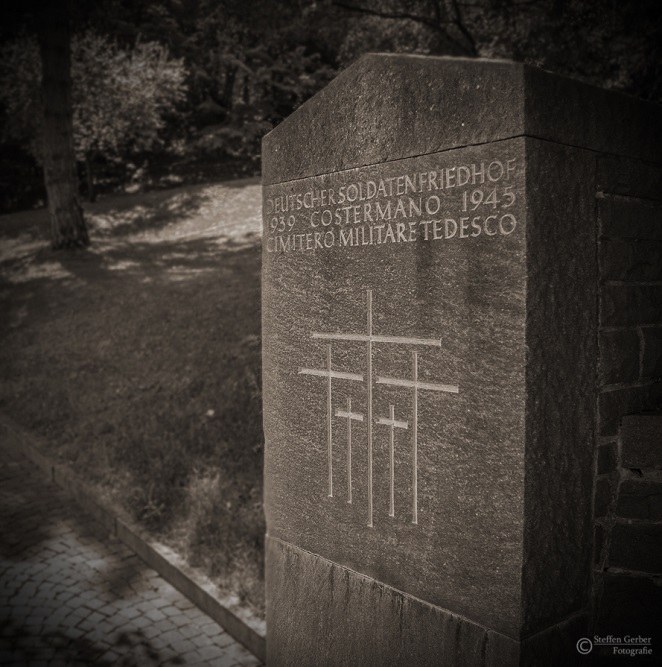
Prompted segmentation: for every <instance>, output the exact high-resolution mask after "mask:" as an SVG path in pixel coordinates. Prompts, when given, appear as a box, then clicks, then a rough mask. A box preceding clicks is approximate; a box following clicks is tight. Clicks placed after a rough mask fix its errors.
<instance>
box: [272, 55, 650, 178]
mask: <svg viewBox="0 0 662 667" xmlns="http://www.w3.org/2000/svg"><path fill="white" fill-rule="evenodd" d="M385 81H386V82H388V92H387V93H386V94H376V91H380V90H382V91H383V88H384V82H385ZM550 91H554V92H553V93H552V92H550ZM414 100H415V104H412V101H414ZM579 109H581V113H580V112H579ZM624 116H625V117H628V118H631V119H632V122H631V123H623V122H622V117H624ZM376 118H379V122H375V119H376ZM658 118H659V110H658V108H657V106H656V105H653V104H646V103H642V102H640V101H637V100H633V99H632V98H629V97H626V96H624V95H615V94H614V93H608V92H606V91H603V90H600V89H597V88H593V87H591V86H587V85H585V84H581V83H579V82H576V81H572V80H570V79H566V78H563V77H558V76H553V75H550V74H548V73H545V72H542V71H539V70H536V69H533V68H530V67H528V66H525V65H521V64H519V63H514V62H508V61H494V60H492V61H480V60H478V61H477V60H473V59H464V58H430V57H422V56H407V55H376V54H369V55H366V56H364V57H363V58H362V59H361V60H359V61H358V62H357V63H355V64H354V65H352V66H351V67H349V68H347V69H346V70H345V71H344V72H342V74H340V75H339V76H338V77H337V78H336V79H335V80H334V81H332V82H331V83H330V84H329V85H328V86H327V87H326V88H325V89H324V90H322V91H321V92H320V93H318V94H317V95H315V97H313V98H312V99H311V100H309V101H308V102H306V103H305V104H304V105H303V106H302V107H301V108H300V109H298V110H297V112H296V113H295V114H293V115H292V116H291V117H290V118H288V119H286V120H285V121H284V122H283V123H281V124H280V125H279V126H278V127H277V128H276V129H275V130H273V131H272V132H271V133H269V134H268V135H267V136H266V137H265V140H264V143H263V151H262V155H263V158H262V159H263V170H262V172H263V179H264V183H265V184H267V185H269V184H272V183H276V182H283V181H289V180H294V179H297V178H302V177H306V176H313V175H319V174H325V173H331V172H335V171H341V170H344V169H350V168H355V167H362V166H365V165H370V164H375V163H379V162H384V161H385V160H389V159H394V158H403V157H412V156H416V155H422V154H427V153H435V152H437V151H440V150H445V149H449V148H457V147H461V146H466V145H471V144H481V143H487V142H492V141H498V140H501V139H509V138H512V137H517V136H522V135H528V136H533V137H538V138H541V139H545V140H548V141H556V142H559V143H562V144H570V145H574V146H578V147H583V148H588V149H591V150H598V151H600V150H603V151H607V152H613V153H620V154H622V155H630V156H636V157H640V158H643V159H648V160H656V159H658V160H659V159H660V148H659V145H662V136H661V134H662V132H661V131H660V129H659V123H658V122H657V121H658ZM614 121H616V122H614ZM655 137H660V139H659V141H658V142H657V143H656V141H655ZM329 146H333V150H329V148H328V147H329ZM611 169H612V170H613V168H611ZM604 170H605V177H606V178H605V180H606V181H607V182H611V181H610V177H611V178H613V177H612V176H611V171H610V165H609V164H607V165H606V166H605V167H604ZM619 171H620V165H619V166H617V168H616V169H615V172H616V176H619V177H620V173H619ZM619 182H620V181H618V180H617V183H619Z"/></svg>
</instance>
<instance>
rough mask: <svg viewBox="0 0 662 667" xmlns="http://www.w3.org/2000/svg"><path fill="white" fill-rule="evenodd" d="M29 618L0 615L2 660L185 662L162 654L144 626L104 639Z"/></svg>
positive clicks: (99, 666)
mask: <svg viewBox="0 0 662 667" xmlns="http://www.w3.org/2000/svg"><path fill="white" fill-rule="evenodd" d="M30 620H34V619H26V618H9V617H4V618H0V659H1V660H0V662H1V663H2V664H3V665H6V666H7V667H9V666H10V665H13V666H15V667H19V666H21V667H22V666H23V665H25V666H26V667H27V666H28V665H32V664H37V663H39V664H41V663H42V662H43V664H48V663H50V662H51V661H53V662H55V661H58V662H60V663H64V664H66V665H71V666H74V665H80V666H81V667H83V666H85V667H89V665H95V666H96V667H143V666H150V665H183V664H184V660H183V659H182V658H181V657H179V656H174V657H169V658H166V657H164V656H162V655H161V654H160V653H159V651H158V650H157V649H155V648H154V646H153V644H152V643H151V642H150V641H149V639H147V637H145V634H144V633H143V632H142V631H141V630H136V631H132V632H118V633H117V634H116V636H114V637H108V638H107V639H106V640H105V641H104V642H96V641H94V640H91V639H88V638H87V637H83V636H72V633H71V630H68V629H67V628H66V627H62V628H58V629H55V630H51V631H44V630H43V629H40V627H39V626H38V625H30Z"/></svg>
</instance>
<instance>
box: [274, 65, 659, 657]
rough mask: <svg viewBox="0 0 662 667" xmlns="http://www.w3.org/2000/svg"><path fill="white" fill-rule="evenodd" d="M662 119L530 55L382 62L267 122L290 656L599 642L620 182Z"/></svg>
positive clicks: (354, 70) (650, 148)
mask: <svg viewBox="0 0 662 667" xmlns="http://www.w3.org/2000/svg"><path fill="white" fill-rule="evenodd" d="M659 120H660V115H659V112H658V110H657V108H656V107H655V106H653V105H647V104H644V103H641V102H638V101H636V100H633V99H630V98H627V97H625V96H621V95H617V94H613V93H608V92H605V91H602V90H598V89H594V88H591V87H588V86H584V85H582V84H579V83H577V82H574V81H571V80H568V79H563V78H560V77H555V76H553V75H550V74H548V73H544V72H541V71H538V70H535V69H531V68H528V67H525V66H523V65H520V64H515V63H510V62H499V61H480V60H465V59H449V58H424V57H417V56H389V55H371V56H367V57H364V58H363V59H361V60H360V61H358V62H357V63H356V64H355V65H353V66H352V67H350V68H349V69H347V70H346V71H345V72H343V73H342V74H341V75H340V76H339V77H337V78H336V79H335V80H334V81H333V82H332V83H331V84H330V85H329V86H327V88H325V89H324V90H323V91H322V92H321V93H319V94H318V95H316V96H315V97H314V98H313V99H312V100H310V101H309V102H308V103H306V104H305V105H303V106H302V107H301V108H300V109H299V110H298V111H297V112H295V113H294V114H293V115H292V116H290V118H288V119H287V120H286V121H285V122H283V123H282V124H281V125H280V126H279V127H278V128H276V129H275V130H274V131H273V132H271V133H270V134H269V135H268V136H267V137H266V138H265V139H264V142H263V180H264V186H265V187H264V253H263V261H264V263H263V345H264V348H263V349H264V351H263V367H264V368H263V370H264V374H263V387H264V415H265V417H264V429H265V438H266V451H265V506H266V514H267V625H268V638H267V653H268V664H269V665H270V667H277V666H278V665H348V666H349V665H379V666H383V665H439V664H444V665H471V666H474V665H518V664H521V665H526V664H532V661H533V660H534V659H538V660H541V663H542V664H546V663H549V664H555V663H556V664H558V662H557V661H558V660H559V659H561V658H566V659H567V658H568V657H569V656H570V657H571V658H574V657H577V655H578V654H577V651H576V648H575V646H576V643H577V641H578V640H579V639H580V638H582V637H585V636H587V633H588V632H589V621H590V615H591V606H592V564H593V487H594V467H595V457H596V452H597V448H596V447H597V437H598V434H597V429H596V423H597V422H596V420H597V401H598V383H597V368H598V330H599V324H598V323H599V313H598V310H599V309H598V284H599V264H598V227H597V223H596V193H598V191H599V181H600V174H601V173H603V172H604V168H605V167H604V165H605V164H606V163H605V162H604V160H603V158H604V156H609V159H611V160H614V159H616V158H615V157H614V156H622V158H623V159H627V160H639V161H643V162H642V163H645V164H647V165H650V164H651V163H655V162H657V163H658V164H659V163H660V162H661V150H660V147H661V146H662V140H661V139H662V137H661V136H660V134H661V128H662V123H660V122H659ZM619 159H620V158H619ZM609 165H611V163H609ZM609 168H612V167H609ZM613 168H614V169H616V173H618V168H617V167H613Z"/></svg>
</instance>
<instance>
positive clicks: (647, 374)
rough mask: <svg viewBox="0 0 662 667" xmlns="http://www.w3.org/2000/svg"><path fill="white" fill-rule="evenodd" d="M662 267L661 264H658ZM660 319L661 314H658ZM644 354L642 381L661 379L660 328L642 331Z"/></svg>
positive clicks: (661, 346)
mask: <svg viewBox="0 0 662 667" xmlns="http://www.w3.org/2000/svg"><path fill="white" fill-rule="evenodd" d="M660 265H661V266H662V262H660ZM660 318H662V313H661V314H660ZM642 335H643V337H644V354H643V358H642V360H641V376H642V379H648V378H661V377H662V327H650V328H645V329H642Z"/></svg>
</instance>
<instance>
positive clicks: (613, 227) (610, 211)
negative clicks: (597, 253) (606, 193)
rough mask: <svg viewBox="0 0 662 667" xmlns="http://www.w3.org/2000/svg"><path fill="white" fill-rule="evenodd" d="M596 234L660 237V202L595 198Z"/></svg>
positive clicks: (654, 239)
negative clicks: (596, 214)
mask: <svg viewBox="0 0 662 667" xmlns="http://www.w3.org/2000/svg"><path fill="white" fill-rule="evenodd" d="M597 211H598V222H599V225H600V234H601V235H602V236H603V237H605V238H614V239H632V240H635V239H637V240H647V241H653V242H656V241H662V205H661V204H660V203H659V202H652V201H649V200H641V199H619V198H614V197H603V198H601V199H598V200H597Z"/></svg>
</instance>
